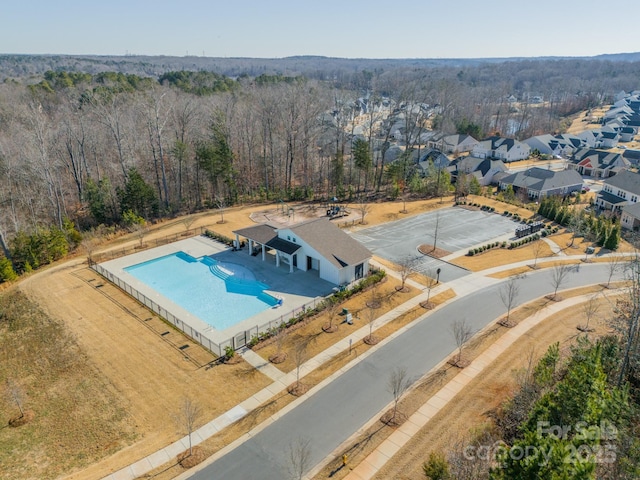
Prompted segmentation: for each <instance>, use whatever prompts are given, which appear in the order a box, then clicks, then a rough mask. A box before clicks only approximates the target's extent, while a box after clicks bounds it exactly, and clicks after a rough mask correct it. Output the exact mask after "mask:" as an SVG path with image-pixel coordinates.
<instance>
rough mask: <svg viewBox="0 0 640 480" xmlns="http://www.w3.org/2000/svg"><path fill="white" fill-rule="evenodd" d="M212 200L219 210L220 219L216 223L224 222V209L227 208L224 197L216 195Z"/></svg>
mask: <svg viewBox="0 0 640 480" xmlns="http://www.w3.org/2000/svg"><path fill="white" fill-rule="evenodd" d="M214 202H215V204H216V207H217V208H218V211H219V212H220V220H218V223H224V211H225V209H226V208H227V201H226V200H225V199H224V197H222V196H220V195H216V197H215V199H214Z"/></svg>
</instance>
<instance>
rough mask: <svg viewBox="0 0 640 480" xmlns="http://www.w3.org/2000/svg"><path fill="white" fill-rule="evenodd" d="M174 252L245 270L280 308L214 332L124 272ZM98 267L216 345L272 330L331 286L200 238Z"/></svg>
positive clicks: (270, 257)
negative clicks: (260, 328) (252, 332)
mask: <svg viewBox="0 0 640 480" xmlns="http://www.w3.org/2000/svg"><path fill="white" fill-rule="evenodd" d="M177 252H184V253H187V254H188V255H191V256H192V257H194V258H200V257H203V256H210V257H212V258H214V259H215V260H218V261H220V262H222V263H233V264H237V265H242V266H243V267H246V268H248V269H249V270H250V271H251V272H252V273H253V274H254V275H255V277H256V280H257V281H259V282H262V283H265V284H267V285H269V289H268V290H265V291H266V292H267V293H269V294H271V295H273V296H276V297H278V298H282V300H283V304H282V306H280V307H272V308H265V310H264V311H262V312H260V313H258V314H257V315H253V316H251V317H249V318H247V319H244V320H242V321H240V322H238V323H237V324H236V325H234V326H232V327H229V328H227V329H225V330H216V329H215V328H213V327H212V326H211V325H209V324H208V323H206V322H205V321H204V320H202V319H200V318H198V317H197V316H195V315H193V314H192V313H190V312H189V311H187V310H186V309H184V308H182V307H181V306H179V305H177V304H176V303H174V302H172V301H171V300H169V299H168V298H166V297H164V296H163V295H160V294H159V293H157V292H156V291H155V290H154V289H152V288H150V287H149V286H147V285H146V284H145V283H143V282H141V281H140V280H138V279H136V278H135V277H133V276H132V275H130V274H129V273H127V272H126V271H125V268H127V267H130V266H132V265H137V264H139V263H143V262H147V261H149V260H153V259H156V258H159V257H163V256H166V255H171V254H174V253H177ZM101 266H102V267H103V268H105V269H106V270H107V271H109V272H110V273H111V274H113V275H114V276H115V277H117V278H119V279H120V280H121V281H123V282H124V283H126V284H128V285H130V286H131V287H132V288H133V289H135V290H137V291H138V292H140V293H141V294H143V295H144V296H146V297H148V298H150V299H151V300H153V301H154V302H155V303H156V304H158V305H159V306H160V307H162V308H163V309H165V310H167V311H169V312H171V313H172V314H173V315H174V316H175V317H176V318H178V319H180V320H181V321H183V322H184V323H186V324H187V325H189V326H190V327H191V328H193V329H195V330H197V331H198V332H200V334H201V335H204V336H205V337H207V338H209V339H210V340H211V341H213V342H215V343H217V344H220V343H223V342H225V341H227V340H228V339H229V338H231V337H234V336H235V335H237V334H239V333H241V332H244V331H246V330H250V329H251V328H254V327H256V326H261V325H264V324H267V323H269V322H274V326H275V324H277V323H279V322H281V321H283V320H284V321H286V320H288V319H289V318H290V314H291V312H292V311H293V310H297V309H300V308H301V307H302V306H304V305H309V304H312V302H313V301H314V300H316V299H318V298H319V297H324V296H326V295H329V294H330V293H332V289H333V287H334V286H335V285H333V284H331V283H329V282H326V281H325V280H322V279H320V277H319V276H318V273H317V272H316V271H309V272H305V271H302V270H297V269H294V271H293V272H292V273H290V272H289V266H288V265H284V264H280V266H279V267H276V265H275V257H274V256H273V255H269V254H267V255H266V258H265V260H264V261H263V260H262V256H260V255H258V256H255V257H254V256H251V255H249V252H248V251H247V249H246V248H245V249H244V250H238V251H233V250H232V249H231V248H229V247H227V246H226V245H223V244H221V243H219V242H217V241H215V240H212V239H210V238H207V237H204V236H198V237H191V238H187V239H184V240H179V241H177V242H174V243H170V244H168V245H163V246H160V247H156V248H151V249H149V250H144V251H142V252H139V253H134V254H131V255H127V256H124V257H120V258H117V259H115V260H109V261H107V262H104V263H101ZM168 274H170V272H168Z"/></svg>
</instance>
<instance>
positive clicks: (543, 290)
mask: <svg viewBox="0 0 640 480" xmlns="http://www.w3.org/2000/svg"><path fill="white" fill-rule="evenodd" d="M552 273H553V272H552V271H550V270H542V271H539V272H535V273H531V274H529V275H528V276H526V277H524V278H522V279H521V280H520V282H521V283H520V292H521V294H520V296H519V298H518V300H519V303H525V302H528V301H531V300H533V299H535V298H538V297H540V296H543V295H545V294H548V293H551V292H552V291H553V286H552ZM607 277H608V266H607V265H605V264H591V265H582V266H577V267H576V268H573V269H572V270H571V271H570V273H569V275H567V277H566V280H565V282H564V283H563V285H562V288H575V287H578V286H582V285H587V284H594V283H598V282H602V281H606V280H607ZM616 278H622V275H621V274H618V275H617V276H616ZM501 285H502V283H498V284H496V285H493V286H491V287H488V288H485V289H482V290H480V291H477V292H475V293H472V294H469V295H467V296H464V297H461V298H459V299H458V300H456V301H454V302H452V303H450V304H448V305H446V306H444V307H443V308H441V309H439V310H436V311H435V312H432V313H430V314H427V315H425V316H424V317H423V318H422V320H421V321H420V322H419V323H417V324H416V325H415V326H414V327H412V328H410V329H409V330H407V331H406V332H404V333H403V334H401V335H399V336H397V337H395V338H394V339H392V340H391V341H389V342H388V343H386V344H384V345H382V346H381V347H379V348H378V349H376V350H375V351H373V352H372V353H371V354H370V355H369V356H368V357H367V358H366V359H365V360H363V361H361V362H359V363H357V364H356V365H354V366H353V367H352V368H350V369H349V370H347V371H346V372H345V373H344V374H343V375H341V376H339V377H338V378H336V379H335V380H334V381H333V382H331V383H329V384H328V385H326V386H325V387H323V388H322V389H320V390H318V391H317V392H316V393H315V394H314V395H312V396H310V397H309V398H308V399H307V400H305V401H304V402H303V403H301V404H300V405H299V406H297V407H296V408H294V409H293V410H291V411H290V412H288V413H287V414H285V415H283V416H282V417H280V418H278V419H277V420H275V421H274V422H273V423H271V424H270V425H269V426H267V427H266V428H264V429H263V430H261V431H260V432H258V433H256V434H255V435H254V436H252V437H251V438H249V439H247V440H246V441H245V442H243V443H242V444H241V445H239V446H238V447H237V448H235V449H233V450H232V451H230V452H229V453H227V454H226V455H224V456H222V457H220V458H219V459H217V460H216V461H215V462H213V463H211V464H210V465H208V466H206V467H204V468H203V469H202V470H200V471H198V472H195V473H194V474H193V475H191V476H190V477H189V478H192V479H196V480H209V479H212V478H224V479H231V480H235V479H238V480H244V479H247V478H258V477H259V478H260V479H262V480H271V479H273V480H280V479H282V478H288V477H289V475H288V470H289V465H290V463H291V462H290V460H289V458H290V452H291V446H293V445H296V444H297V443H298V442H300V441H301V440H305V441H308V442H309V444H308V445H309V448H310V456H309V462H308V466H307V468H306V471H307V472H308V471H309V470H311V469H312V468H313V467H314V466H315V465H317V464H318V463H319V462H321V461H322V460H324V459H325V458H327V457H328V456H330V455H331V454H332V452H333V451H334V450H335V449H336V448H337V447H338V446H339V445H340V444H341V443H342V442H344V441H345V440H347V439H348V438H349V437H350V436H351V435H352V434H353V433H354V432H355V431H357V430H358V429H360V428H361V427H362V426H363V425H364V424H365V423H366V422H367V421H369V420H370V419H371V418H373V417H374V416H376V415H378V414H379V412H380V411H381V410H382V409H383V408H385V406H387V405H388V404H389V403H390V402H391V401H392V399H393V397H392V395H391V394H390V393H389V391H388V388H387V381H388V379H389V376H390V375H391V372H392V371H393V370H394V369H396V368H398V367H404V368H406V371H407V374H408V375H409V376H410V377H411V378H412V379H418V378H420V377H422V376H423V375H424V374H426V373H427V372H429V371H430V370H431V369H433V368H434V367H435V366H436V365H437V364H438V363H440V362H441V361H442V360H443V359H445V358H447V357H448V356H449V355H451V354H452V352H453V351H454V350H455V348H456V344H455V341H454V339H453V336H452V334H451V325H452V323H453V321H454V320H455V319H458V318H465V319H466V320H467V322H468V324H469V326H470V327H471V328H472V329H473V331H478V330H480V329H482V328H483V327H485V326H486V325H487V324H489V323H490V322H492V321H494V320H495V319H496V318H498V317H499V316H500V315H502V314H504V313H505V308H504V306H503V304H502V302H501V301H500V298H499V291H500V287H501ZM467 400H468V399H464V398H461V399H460V401H467Z"/></svg>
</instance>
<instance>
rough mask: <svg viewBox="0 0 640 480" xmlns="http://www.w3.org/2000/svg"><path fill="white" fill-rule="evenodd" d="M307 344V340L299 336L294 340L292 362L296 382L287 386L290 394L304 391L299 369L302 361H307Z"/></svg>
mask: <svg viewBox="0 0 640 480" xmlns="http://www.w3.org/2000/svg"><path fill="white" fill-rule="evenodd" d="M308 346H309V340H308V339H305V338H302V337H299V338H298V339H297V341H296V344H295V346H294V348H293V362H294V363H295V366H296V383H295V384H294V385H293V386H292V387H290V388H289V393H291V394H292V395H302V394H303V393H305V392H306V388H304V386H303V385H302V383H301V382H300V370H301V368H302V365H303V364H304V362H306V361H307V358H308V353H307V349H308Z"/></svg>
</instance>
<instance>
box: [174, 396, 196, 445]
mask: <svg viewBox="0 0 640 480" xmlns="http://www.w3.org/2000/svg"><path fill="white" fill-rule="evenodd" d="M202 415H203V412H202V408H201V407H200V405H199V404H198V403H196V402H195V401H194V400H193V399H192V398H191V397H189V396H185V397H183V398H182V402H181V403H180V410H179V411H178V413H177V415H176V418H175V420H176V423H178V425H179V426H180V427H181V428H183V429H184V430H185V431H186V432H187V435H188V436H189V455H191V454H192V453H193V445H192V442H191V434H192V433H193V432H194V431H195V429H196V428H197V427H198V424H199V423H200V421H201V419H202Z"/></svg>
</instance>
